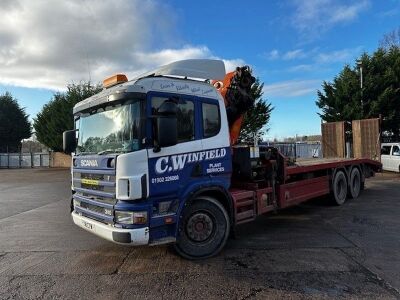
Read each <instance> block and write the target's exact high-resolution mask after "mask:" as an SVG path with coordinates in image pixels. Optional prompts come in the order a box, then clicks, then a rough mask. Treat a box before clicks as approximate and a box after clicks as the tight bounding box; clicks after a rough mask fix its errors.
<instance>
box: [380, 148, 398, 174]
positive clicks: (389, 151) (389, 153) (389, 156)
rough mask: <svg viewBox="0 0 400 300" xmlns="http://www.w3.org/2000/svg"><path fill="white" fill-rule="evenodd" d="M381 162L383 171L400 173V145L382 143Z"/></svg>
mask: <svg viewBox="0 0 400 300" xmlns="http://www.w3.org/2000/svg"><path fill="white" fill-rule="evenodd" d="M381 162H382V168H383V170H385V171H393V172H400V143H382V145H381Z"/></svg>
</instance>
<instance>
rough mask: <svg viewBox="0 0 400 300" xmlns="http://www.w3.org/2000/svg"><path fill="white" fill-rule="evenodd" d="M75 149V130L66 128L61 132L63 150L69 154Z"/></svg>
mask: <svg viewBox="0 0 400 300" xmlns="http://www.w3.org/2000/svg"><path fill="white" fill-rule="evenodd" d="M75 149H76V130H67V131H64V132H63V151H64V153H67V154H71V153H72V152H74V151H75Z"/></svg>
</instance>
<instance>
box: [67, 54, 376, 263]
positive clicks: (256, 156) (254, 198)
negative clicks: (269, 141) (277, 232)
mask: <svg viewBox="0 0 400 300" xmlns="http://www.w3.org/2000/svg"><path fill="white" fill-rule="evenodd" d="M253 82H254V77H253V76H252V75H251V70H250V69H249V68H248V67H241V68H237V69H236V70H235V71H233V72H230V73H228V74H226V72H225V65H224V63H223V62H222V61H219V60H202V59H198V60H184V61H179V62H175V63H172V64H169V65H166V66H164V67H161V68H159V69H157V70H155V71H152V72H149V73H146V74H144V75H142V76H139V77H138V78H136V79H134V80H131V81H128V80H127V78H126V76H125V75H121V74H119V75H115V76H113V77H110V78H108V79H106V80H105V81H104V84H103V85H104V89H103V90H102V91H101V92H100V93H98V94H96V95H94V96H92V97H90V98H88V99H86V100H84V101H81V102H79V103H78V104H77V105H76V106H75V107H74V109H73V114H74V120H75V129H74V130H70V131H66V132H64V134H63V143H64V145H63V146H64V151H65V152H66V153H72V168H71V174H72V200H71V215H72V219H73V221H74V223H75V224H76V225H78V226H79V227H81V228H83V229H85V230H87V231H89V232H91V233H93V234H96V235H98V236H100V237H102V238H104V239H107V240H109V241H112V242H115V243H119V244H125V245H159V244H166V243H174V245H175V249H176V250H177V252H178V253H179V254H180V255H181V256H183V257H185V258H189V259H201V258H206V257H210V256H213V255H215V254H217V253H219V252H220V251H221V249H222V248H223V247H224V245H225V244H226V242H227V239H228V237H229V236H230V234H231V233H233V232H234V228H235V226H236V225H238V224H241V223H245V222H249V221H252V220H254V219H255V218H256V216H257V215H260V214H264V213H267V212H270V211H276V210H277V209H281V208H285V207H288V206H291V205H295V204H298V203H300V202H303V201H306V200H308V199H310V198H313V197H317V196H321V195H324V194H329V193H331V194H332V197H333V199H334V202H335V203H336V204H339V205H340V204H343V203H344V202H345V200H346V198H348V197H352V198H355V197H357V196H358V195H359V193H360V191H361V190H362V189H363V186H364V180H365V178H367V177H369V176H372V175H373V174H374V172H375V171H379V169H380V164H379V163H378V162H375V161H372V160H368V159H347V160H343V159H338V160H332V159H330V160H329V161H313V162H312V163H308V164H306V165H290V164H289V163H288V160H287V158H286V157H284V156H283V155H282V154H280V153H279V151H277V149H274V148H271V147H261V146H257V145H237V143H236V142H237V139H238V136H239V133H240V126H241V124H242V121H243V116H244V115H245V113H246V111H247V110H248V109H249V108H250V107H251V106H252V105H253V104H254V99H252V97H251V93H250V91H251V86H252V84H253Z"/></svg>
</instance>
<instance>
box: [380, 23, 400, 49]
mask: <svg viewBox="0 0 400 300" xmlns="http://www.w3.org/2000/svg"><path fill="white" fill-rule="evenodd" d="M379 46H380V47H381V48H384V49H386V50H388V49H390V48H392V47H400V26H399V27H398V28H397V29H394V30H392V31H391V32H389V33H386V34H385V35H384V36H383V38H382V39H381V40H380V42H379Z"/></svg>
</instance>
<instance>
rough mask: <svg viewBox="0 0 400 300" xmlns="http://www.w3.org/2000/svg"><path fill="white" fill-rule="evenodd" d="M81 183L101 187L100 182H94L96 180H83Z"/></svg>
mask: <svg viewBox="0 0 400 300" xmlns="http://www.w3.org/2000/svg"><path fill="white" fill-rule="evenodd" d="M81 182H82V183H83V184H90V185H99V181H98V180H94V179H84V178H82V179H81Z"/></svg>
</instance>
